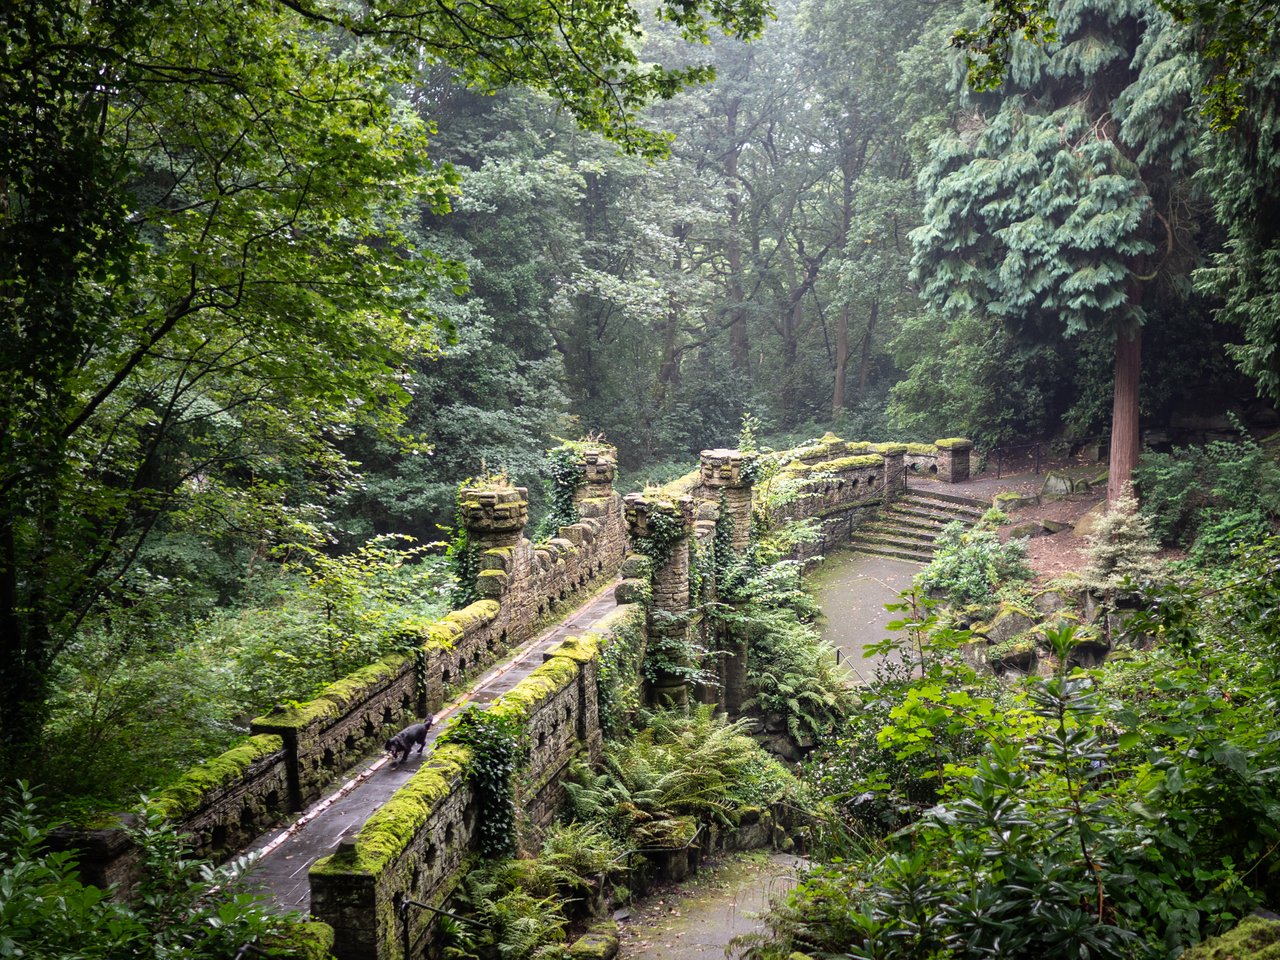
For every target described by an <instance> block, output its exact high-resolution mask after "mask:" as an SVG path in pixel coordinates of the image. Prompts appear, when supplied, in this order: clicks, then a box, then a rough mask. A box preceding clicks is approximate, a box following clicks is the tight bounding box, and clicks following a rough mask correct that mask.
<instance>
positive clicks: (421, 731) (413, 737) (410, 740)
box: [386, 717, 434, 767]
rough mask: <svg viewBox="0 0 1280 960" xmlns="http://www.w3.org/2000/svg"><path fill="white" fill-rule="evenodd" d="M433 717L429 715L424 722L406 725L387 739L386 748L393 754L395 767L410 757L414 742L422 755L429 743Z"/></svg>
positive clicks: (392, 759)
mask: <svg viewBox="0 0 1280 960" xmlns="http://www.w3.org/2000/svg"><path fill="white" fill-rule="evenodd" d="M433 719H434V718H432V717H427V719H426V720H424V721H423V722H422V723H415V724H414V725H413V726H411V727H405V728H404V729H403V730H401V731H400V732H399V733H397V734H396V735H395V736H394V737H392V738H391V739H390V740H388V741H387V748H386V749H387V753H389V754H391V765H392V766H393V767H394V766H395V765H396V764H398V763H404V762H405V761H406V760H408V759H409V751H410V750H412V749H413V746H414V744H417V746H418V755H419V756H421V755H422V751H423V749H424V748H425V747H426V745H427V731H428V730H430V729H431V723H432V721H433Z"/></svg>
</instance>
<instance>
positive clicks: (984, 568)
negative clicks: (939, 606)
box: [916, 522, 1032, 607]
mask: <svg viewBox="0 0 1280 960" xmlns="http://www.w3.org/2000/svg"><path fill="white" fill-rule="evenodd" d="M1026 556H1027V542H1026V541H1025V540H1010V541H1009V542H1008V543H1001V542H1000V538H999V537H998V536H997V535H996V534H995V533H994V532H992V531H991V530H985V529H973V530H969V531H966V530H965V529H964V525H963V524H961V523H958V522H957V523H949V524H947V525H946V526H945V527H943V528H942V530H941V532H940V533H939V534H938V539H937V541H936V543H935V553H934V556H933V560H932V561H931V562H930V564H929V566H927V567H926V568H925V569H924V571H923V572H921V573H919V574H917V575H916V583H917V585H918V586H919V587H920V588H921V589H922V590H925V591H927V592H928V593H929V594H930V595H931V596H937V597H939V598H941V599H942V600H943V601H944V602H946V603H947V604H949V605H951V606H956V607H961V606H967V605H970V604H974V605H979V606H982V605H989V604H991V603H992V602H993V601H994V600H995V598H996V591H997V590H998V589H999V588H1000V586H1001V585H1002V584H1005V583H1008V582H1010V581H1017V580H1030V579H1031V575H1032V574H1031V568H1030V567H1029V566H1027V563H1026Z"/></svg>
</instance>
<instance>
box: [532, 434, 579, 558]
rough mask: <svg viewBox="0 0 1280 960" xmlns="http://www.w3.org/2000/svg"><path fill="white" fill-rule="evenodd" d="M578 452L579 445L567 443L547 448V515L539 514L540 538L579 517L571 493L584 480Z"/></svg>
mask: <svg viewBox="0 0 1280 960" xmlns="http://www.w3.org/2000/svg"><path fill="white" fill-rule="evenodd" d="M579 456H580V452H579V449H578V446H577V445H574V444H568V443H566V444H564V445H563V446H559V447H556V448H555V449H554V450H548V451H547V457H546V471H547V479H546V491H547V504H548V509H547V515H546V516H545V517H543V518H542V524H541V528H540V530H539V535H540V538H544V537H553V536H555V535H556V533H557V532H558V531H559V529H560V528H561V527H567V526H569V524H571V523H577V522H578V521H579V520H581V519H582V517H581V516H580V515H579V513H578V506H577V504H576V503H574V499H573V497H574V493H575V492H576V491H577V489H578V487H580V486H582V483H583V480H584V478H583V475H582V466H581V464H580V463H579V462H578V460H579Z"/></svg>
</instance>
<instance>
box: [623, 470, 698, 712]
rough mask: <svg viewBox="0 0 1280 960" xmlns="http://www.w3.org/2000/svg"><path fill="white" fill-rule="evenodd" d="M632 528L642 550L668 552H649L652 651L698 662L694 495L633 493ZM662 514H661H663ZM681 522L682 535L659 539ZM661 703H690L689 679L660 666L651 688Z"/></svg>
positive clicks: (677, 661)
mask: <svg viewBox="0 0 1280 960" xmlns="http://www.w3.org/2000/svg"><path fill="white" fill-rule="evenodd" d="M626 507H627V514H626V515H627V531H628V533H630V535H631V546H632V549H634V550H635V551H636V552H638V553H646V552H647V550H654V551H655V552H657V549H661V548H665V549H666V555H665V556H661V555H660V556H656V557H655V556H653V555H651V554H649V559H650V562H651V563H652V564H653V566H652V569H651V571H650V575H649V576H650V584H651V585H652V591H653V593H652V599H651V601H650V603H649V610H648V636H649V643H648V653H647V654H646V655H647V656H655V655H656V656H660V657H664V658H666V659H668V660H669V661H671V663H672V665H673V666H679V667H693V666H695V664H693V663H690V662H689V660H688V654H687V649H686V648H687V646H688V640H689V531H690V529H691V527H692V525H693V498H692V497H681V498H680V499H679V500H674V501H673V500H657V499H654V500H650V499H649V498H647V497H645V496H644V494H640V493H632V494H628V495H627V498H626ZM659 518H661V519H659ZM671 524H674V525H675V528H674V529H675V531H676V535H675V537H674V539H673V540H671V541H669V542H667V543H665V544H661V545H658V544H655V543H654V542H653V540H652V538H653V536H654V535H655V534H656V533H657V531H658V529H659V528H660V525H661V527H667V528H670V526H671ZM649 699H650V701H651V702H653V703H656V704H662V703H670V704H671V705H672V706H676V707H687V706H688V704H689V684H688V682H687V680H686V679H685V678H684V677H682V676H679V675H676V674H674V673H671V672H669V671H664V670H661V669H660V670H658V671H657V675H656V677H655V679H654V681H653V683H652V684H651V686H650V688H649Z"/></svg>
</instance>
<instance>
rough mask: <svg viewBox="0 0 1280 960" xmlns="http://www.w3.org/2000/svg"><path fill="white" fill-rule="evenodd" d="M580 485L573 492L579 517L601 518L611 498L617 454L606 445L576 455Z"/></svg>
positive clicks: (616, 466) (616, 468)
mask: <svg viewBox="0 0 1280 960" xmlns="http://www.w3.org/2000/svg"><path fill="white" fill-rule="evenodd" d="M578 466H579V467H580V468H581V470H582V483H580V484H579V485H578V487H577V489H576V490H574V491H573V504H574V506H575V507H577V508H578V516H580V517H584V518H585V517H601V516H603V515H604V513H605V511H607V510H608V508H609V504H610V503H611V502H612V498H613V478H614V476H615V475H616V474H617V472H618V452H617V450H616V449H614V448H613V447H611V446H609V445H608V444H601V445H600V446H598V447H590V448H588V449H585V450H583V451H582V452H581V453H580V454H579V455H578Z"/></svg>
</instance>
